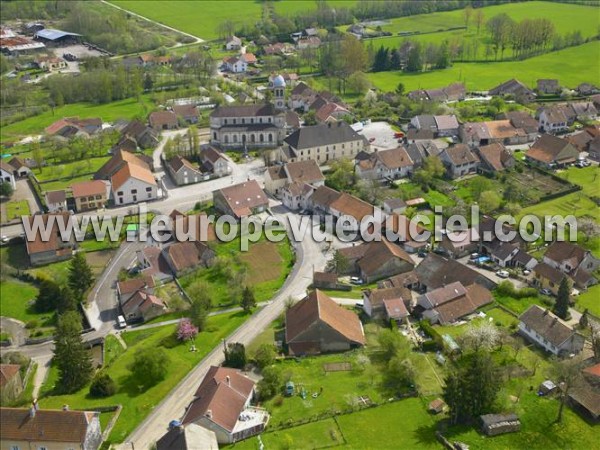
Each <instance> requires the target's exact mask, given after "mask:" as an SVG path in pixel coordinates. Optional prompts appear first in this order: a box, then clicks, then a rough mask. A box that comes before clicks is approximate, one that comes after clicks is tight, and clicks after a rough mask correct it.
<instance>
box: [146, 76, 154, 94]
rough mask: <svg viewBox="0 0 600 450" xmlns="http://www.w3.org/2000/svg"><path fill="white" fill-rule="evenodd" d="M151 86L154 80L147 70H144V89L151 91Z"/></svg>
mask: <svg viewBox="0 0 600 450" xmlns="http://www.w3.org/2000/svg"><path fill="white" fill-rule="evenodd" d="M153 86H154V80H153V79H152V77H151V76H150V74H149V73H148V72H146V74H145V75H144V90H145V91H151V90H152V87H153Z"/></svg>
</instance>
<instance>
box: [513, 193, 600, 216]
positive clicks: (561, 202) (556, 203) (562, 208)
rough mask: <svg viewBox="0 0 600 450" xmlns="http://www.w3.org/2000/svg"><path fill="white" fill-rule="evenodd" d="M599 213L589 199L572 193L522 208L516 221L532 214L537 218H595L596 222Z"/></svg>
mask: <svg viewBox="0 0 600 450" xmlns="http://www.w3.org/2000/svg"><path fill="white" fill-rule="evenodd" d="M599 213H600V208H599V207H598V205H596V204H595V203H594V202H593V201H592V200H590V199H589V197H587V196H586V195H585V194H583V193H582V192H573V193H572V194H568V195H565V196H563V197H559V198H555V199H553V200H548V201H546V202H542V203H538V204H537V205H533V206H529V207H527V208H523V209H522V210H521V212H520V213H519V217H518V219H520V218H522V217H523V216H524V215H525V214H534V215H536V216H538V217H543V216H545V215H554V214H561V215H569V214H573V215H575V216H576V217H581V216H586V215H587V216H591V217H595V218H596V221H598V218H599V215H598V214H599Z"/></svg>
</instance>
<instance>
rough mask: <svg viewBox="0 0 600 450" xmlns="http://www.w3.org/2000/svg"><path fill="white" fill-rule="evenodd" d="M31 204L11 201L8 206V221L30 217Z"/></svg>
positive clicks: (24, 201)
mask: <svg viewBox="0 0 600 450" xmlns="http://www.w3.org/2000/svg"><path fill="white" fill-rule="evenodd" d="M30 214H31V211H30V210H29V203H28V202H27V200H20V201H16V200H11V201H10V202H8V203H7V204H6V221H7V222H10V221H11V220H14V219H19V218H21V216H29V215H30Z"/></svg>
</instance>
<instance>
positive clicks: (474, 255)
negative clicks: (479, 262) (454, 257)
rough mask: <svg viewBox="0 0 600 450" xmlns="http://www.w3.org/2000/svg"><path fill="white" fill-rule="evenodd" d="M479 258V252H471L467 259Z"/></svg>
mask: <svg viewBox="0 0 600 450" xmlns="http://www.w3.org/2000/svg"><path fill="white" fill-rule="evenodd" d="M477 258H479V253H471V256H469V259H471V260H473V259H477Z"/></svg>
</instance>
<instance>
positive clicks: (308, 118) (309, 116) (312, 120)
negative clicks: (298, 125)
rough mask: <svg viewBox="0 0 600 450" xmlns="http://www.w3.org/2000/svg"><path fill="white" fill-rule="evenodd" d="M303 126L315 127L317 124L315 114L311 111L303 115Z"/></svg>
mask: <svg viewBox="0 0 600 450" xmlns="http://www.w3.org/2000/svg"><path fill="white" fill-rule="evenodd" d="M304 124H305V125H316V124H317V113H316V112H315V111H314V110H313V109H311V110H310V111H308V112H307V113H306V114H304Z"/></svg>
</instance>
